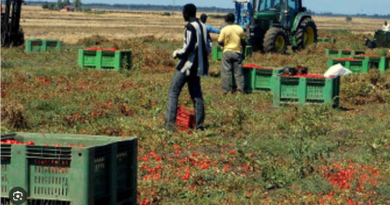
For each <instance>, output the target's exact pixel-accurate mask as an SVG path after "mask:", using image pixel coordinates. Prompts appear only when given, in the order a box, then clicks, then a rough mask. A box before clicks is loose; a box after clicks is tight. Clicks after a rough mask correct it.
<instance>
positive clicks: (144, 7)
mask: <svg viewBox="0 0 390 205" xmlns="http://www.w3.org/2000/svg"><path fill="white" fill-rule="evenodd" d="M73 1H74V2H73V5H74V6H76V4H75V2H76V3H77V2H80V3H78V4H77V5H79V6H80V8H81V0H73ZM26 4H27V5H38V6H44V5H45V7H48V8H62V7H64V6H67V5H72V4H70V2H69V0H63V1H61V0H58V1H57V4H55V3H49V2H47V1H26ZM76 7H77V6H76ZM82 7H83V8H94V9H115V10H141V11H142V10H149V11H175V12H180V11H181V10H182V9H183V6H179V5H177V6H173V5H166V6H160V5H150V4H146V5H141V4H101V3H90V4H82ZM78 10H79V8H78ZM198 11H200V12H215V13H229V12H234V9H227V8H218V7H215V6H214V7H198Z"/></svg>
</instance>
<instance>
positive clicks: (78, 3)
mask: <svg viewBox="0 0 390 205" xmlns="http://www.w3.org/2000/svg"><path fill="white" fill-rule="evenodd" d="M73 6H75V7H76V10H77V11H79V10H80V9H81V0H73Z"/></svg>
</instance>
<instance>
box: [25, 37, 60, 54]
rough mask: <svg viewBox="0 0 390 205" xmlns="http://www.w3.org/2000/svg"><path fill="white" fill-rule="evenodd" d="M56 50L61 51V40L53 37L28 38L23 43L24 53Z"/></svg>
mask: <svg viewBox="0 0 390 205" xmlns="http://www.w3.org/2000/svg"><path fill="white" fill-rule="evenodd" d="M50 50H57V51H58V52H61V50H62V42H61V41H59V40H55V39H28V40H26V43H25V51H26V53H34V52H44V51H50Z"/></svg>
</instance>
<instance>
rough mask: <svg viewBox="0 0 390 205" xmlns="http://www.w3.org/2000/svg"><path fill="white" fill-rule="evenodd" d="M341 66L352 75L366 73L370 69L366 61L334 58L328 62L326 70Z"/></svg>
mask: <svg viewBox="0 0 390 205" xmlns="http://www.w3.org/2000/svg"><path fill="white" fill-rule="evenodd" d="M339 63H340V64H341V65H343V66H344V67H345V68H348V69H349V70H351V71H352V72H354V73H367V72H368V70H369V69H370V65H369V63H368V61H365V60H358V59H354V58H336V59H333V60H329V61H328V68H330V67H332V66H334V65H337V64H339Z"/></svg>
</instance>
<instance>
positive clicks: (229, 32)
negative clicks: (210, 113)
mask: <svg viewBox="0 0 390 205" xmlns="http://www.w3.org/2000/svg"><path fill="white" fill-rule="evenodd" d="M234 20H235V15H234V14H233V13H229V14H227V15H226V17H225V22H226V23H227V26H226V27H224V28H223V29H222V30H221V34H220V35H219V37H218V43H219V45H220V46H222V47H223V55H222V72H221V77H222V90H223V94H224V95H226V94H228V93H229V92H232V93H234V92H235V90H233V89H232V84H231V73H232V71H233V73H234V76H235V79H236V84H237V89H238V91H239V92H244V76H243V74H242V61H243V56H242V53H241V47H242V48H243V50H245V46H246V44H245V35H244V29H243V28H242V27H241V26H238V25H235V24H234Z"/></svg>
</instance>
